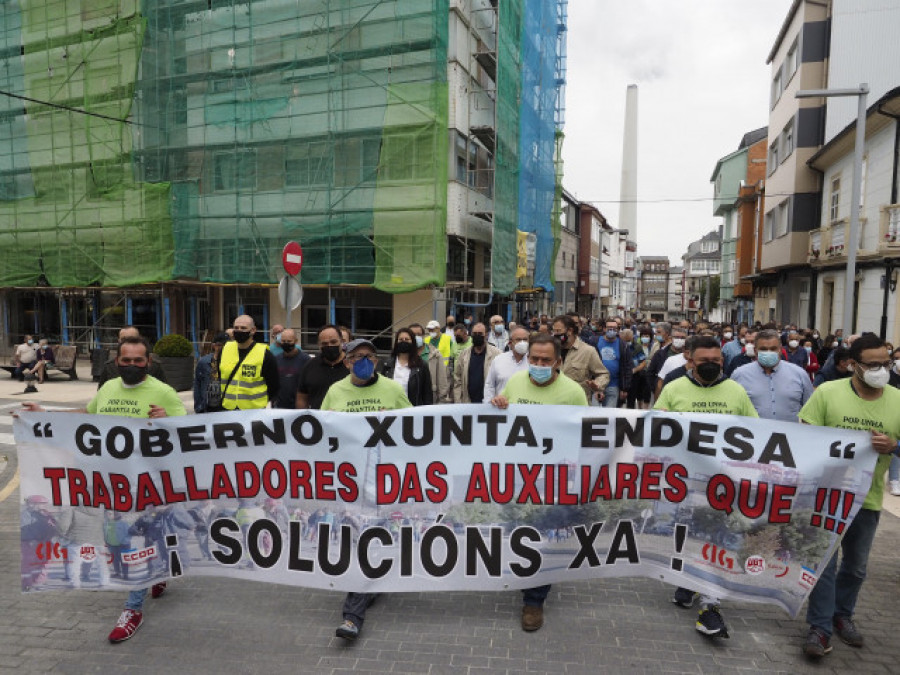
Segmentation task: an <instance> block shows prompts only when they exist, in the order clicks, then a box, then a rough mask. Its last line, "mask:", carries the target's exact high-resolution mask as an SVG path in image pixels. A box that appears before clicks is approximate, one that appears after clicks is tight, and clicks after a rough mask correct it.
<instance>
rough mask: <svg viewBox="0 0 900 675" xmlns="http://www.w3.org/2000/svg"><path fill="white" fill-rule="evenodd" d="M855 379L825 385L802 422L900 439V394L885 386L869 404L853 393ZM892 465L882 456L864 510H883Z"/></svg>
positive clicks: (808, 404)
mask: <svg viewBox="0 0 900 675" xmlns="http://www.w3.org/2000/svg"><path fill="white" fill-rule="evenodd" d="M852 382H853V380H852V378H849V377H848V378H844V379H840V380H833V381H831V382H825V383H824V384H822V385H821V386H819V388H818V389H816V390H815V391H814V392H813V395H812V396H811V397H810V399H809V400H808V401H807V402H806V405H805V406H803V408H801V410H800V415H799V416H800V420H801V421H803V422H806V423H807V424H814V425H815V426H818V427H836V428H838V429H858V430H860V431H870V430H872V429H874V430H875V431H879V432H881V433H883V434H887V435H888V436H890V437H891V438H898V437H900V391H898V390H896V389H894V388H893V387H885V388H884V389H883V390H882V392H883V393H882V395H881V396H880V397H879V398H877V399H875V400H874V401H867V400H865V399H863V398H860V397H859V396H857V395H856V392H855V391H853V387H852V386H851V385H852ZM890 463H891V456H890V455H879V456H878V463H877V464H876V465H875V474H874V475H873V476H872V487H870V488H869V492H868V494H866V499H865V501H863V505H862V507H863V508H864V509H870V510H872V511H880V510H881V502H882V500H883V499H884V472H885V471H887V468H888V465H889V464H890Z"/></svg>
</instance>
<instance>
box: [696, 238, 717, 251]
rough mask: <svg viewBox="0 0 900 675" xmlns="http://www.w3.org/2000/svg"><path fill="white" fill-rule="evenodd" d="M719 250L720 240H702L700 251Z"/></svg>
mask: <svg viewBox="0 0 900 675" xmlns="http://www.w3.org/2000/svg"><path fill="white" fill-rule="evenodd" d="M718 250H719V242H717V241H715V240H707V241H701V242H700V253H715V252H716V251H718Z"/></svg>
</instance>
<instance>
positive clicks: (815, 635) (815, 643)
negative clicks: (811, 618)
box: [803, 626, 831, 659]
mask: <svg viewBox="0 0 900 675" xmlns="http://www.w3.org/2000/svg"><path fill="white" fill-rule="evenodd" d="M830 651H831V638H830V637H828V636H827V635H825V633H824V632H823V631H821V630H819V629H818V628H814V627H812V626H810V627H809V632H808V633H807V634H806V642H804V643H803V653H804V654H806V655H807V656H808V657H810V658H812V659H821V658H822V657H823V656H825V655H826V654H827V653H828V652H830Z"/></svg>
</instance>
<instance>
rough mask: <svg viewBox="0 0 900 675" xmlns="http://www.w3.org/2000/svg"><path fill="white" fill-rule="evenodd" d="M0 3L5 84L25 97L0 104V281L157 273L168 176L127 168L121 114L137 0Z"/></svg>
mask: <svg viewBox="0 0 900 675" xmlns="http://www.w3.org/2000/svg"><path fill="white" fill-rule="evenodd" d="M0 12H2V14H0V18H2V34H3V36H4V37H3V48H4V51H3V53H2V54H3V58H2V62H3V65H4V67H3V70H2V71H0V72H2V73H3V76H4V79H3V82H2V85H3V86H2V89H3V91H7V92H12V93H15V94H17V95H18V96H21V97H25V98H14V97H6V100H5V101H4V105H3V107H2V109H0V110H2V112H0V115H2V117H0V119H2V123H0V184H2V186H3V188H2V190H0V224H2V227H0V283H2V284H5V285H33V284H37V283H50V284H52V285H56V286H72V285H87V284H109V285H126V284H135V283H142V282H146V281H155V280H158V279H160V278H164V277H165V275H166V274H167V273H168V272H169V271H170V270H171V266H172V250H173V247H172V235H171V219H170V216H169V197H168V185H167V184H165V183H162V182H161V183H158V184H154V185H149V184H145V183H139V182H136V181H135V180H134V177H133V173H132V152H133V148H132V133H131V130H130V129H129V124H128V123H127V121H126V120H127V119H128V117H129V115H130V113H131V110H132V107H133V103H134V92H135V83H136V79H137V70H138V61H139V58H140V54H141V50H142V48H143V40H144V34H145V24H144V21H143V19H142V17H141V16H140V14H139V12H138V11H137V7H136V5H135V3H134V2H133V1H129V0H121V1H115V2H113V1H105V2H97V1H94V2H88V1H87V0H84V1H83V2H72V1H71V0H68V1H66V2H61V1H56V2H53V1H50V0H44V1H43V2H20V3H5V4H4V5H2V6H0ZM26 99H30V100H26ZM36 101H40V102H41V103H37V102H36ZM71 109H76V110H78V111H84V113H88V114H84V113H80V112H72V110H71Z"/></svg>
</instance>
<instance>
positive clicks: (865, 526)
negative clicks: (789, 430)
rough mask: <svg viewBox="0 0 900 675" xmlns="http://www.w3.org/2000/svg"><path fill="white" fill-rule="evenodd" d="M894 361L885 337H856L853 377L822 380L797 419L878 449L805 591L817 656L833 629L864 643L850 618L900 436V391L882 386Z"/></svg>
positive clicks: (807, 647)
mask: <svg viewBox="0 0 900 675" xmlns="http://www.w3.org/2000/svg"><path fill="white" fill-rule="evenodd" d="M892 365H893V363H892V362H891V358H890V354H889V353H888V350H887V347H886V346H885V344H884V341H883V340H881V338H879V337H878V336H876V335H874V334H873V333H866V334H865V335H863V336H861V337H859V338H857V339H856V340H855V341H854V342H853V345H852V346H851V347H850V372H851V373H852V375H851V377H849V378H843V379H840V380H834V381H832V382H825V383H824V384H822V385H820V386H819V387H818V388H817V389H816V390H815V391H814V392H813V395H812V397H811V398H810V399H809V401H807V402H806V405H805V406H803V408H802V409H801V410H800V421H802V422H805V423H806V424H814V425H816V426H827V427H837V428H839V429H859V430H862V431H869V432H871V434H872V447H873V448H875V451H876V452H878V453H879V455H880V456H879V457H878V462H877V463H876V465H875V473H874V474H873V475H872V486H871V488H869V492H868V494H867V495H866V498H865V500H864V501H863V505H862V508H861V509H860V510H859V513H857V514H856V518H854V519H853V522H852V523H851V524H850V527H848V528H847V531H846V532H845V533H844V538H843V539H842V540H841V564H840V569H838V553H837V552H835V554H834V556H832V558H831V560H829V561H828V563H827V564H826V565H825V568H824V569H822V570H817V571H818V573H819V580H818V581H817V582H816V585H815V587H814V588H813V590H812V592H811V593H810V594H809V605H808V606H807V609H806V621H807V623H809V632H808V633H807V635H806V641H805V642H804V644H803V653H804V654H806V655H807V656H809V657H812V658H821V657H822V656H824V655H825V654H827V653H828V652H830V651H831V634H832V631H833V632H835V633H837V634H838V637H840V638H841V639H842V640H843V641H844V642H846V643H847V644H849V645H851V646H853V647H862V646H863V636H862V635H861V634H860V632H859V630H858V629H857V627H856V624H855V623H854V621H853V610H854V608H855V607H856V599H857V597H858V596H859V591H860V588H862V584H863V581H864V580H865V578H866V563H867V561H868V559H869V551H870V549H871V548H872V540H873V539H874V538H875V530H876V528H877V527H878V518H879V516H880V514H881V501H882V497H883V495H884V472H885V471H886V470H887V467H888V464H890V460H891V453H895V452H897V448H898V446H897V440H896V439H897V438H898V437H900V391H898V390H896V389H894V388H893V387H886V386H885V385H886V384H887V383H888V380H889V379H890V371H891V367H892Z"/></svg>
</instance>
